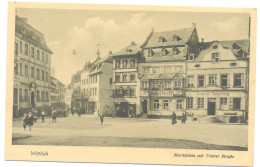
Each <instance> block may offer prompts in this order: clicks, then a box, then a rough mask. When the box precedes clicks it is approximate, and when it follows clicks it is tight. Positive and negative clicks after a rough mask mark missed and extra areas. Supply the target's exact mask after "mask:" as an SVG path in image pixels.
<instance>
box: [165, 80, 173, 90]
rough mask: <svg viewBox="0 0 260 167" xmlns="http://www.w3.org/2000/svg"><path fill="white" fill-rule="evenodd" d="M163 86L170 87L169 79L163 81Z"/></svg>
mask: <svg viewBox="0 0 260 167" xmlns="http://www.w3.org/2000/svg"><path fill="white" fill-rule="evenodd" d="M164 88H166V89H167V88H171V82H170V81H165V82H164Z"/></svg>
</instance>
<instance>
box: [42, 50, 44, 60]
mask: <svg viewBox="0 0 260 167" xmlns="http://www.w3.org/2000/svg"><path fill="white" fill-rule="evenodd" d="M42 62H44V52H42Z"/></svg>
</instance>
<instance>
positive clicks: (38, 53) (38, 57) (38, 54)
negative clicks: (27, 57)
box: [37, 50, 40, 60]
mask: <svg viewBox="0 0 260 167" xmlns="http://www.w3.org/2000/svg"><path fill="white" fill-rule="evenodd" d="M37 60H40V51H39V50H37Z"/></svg>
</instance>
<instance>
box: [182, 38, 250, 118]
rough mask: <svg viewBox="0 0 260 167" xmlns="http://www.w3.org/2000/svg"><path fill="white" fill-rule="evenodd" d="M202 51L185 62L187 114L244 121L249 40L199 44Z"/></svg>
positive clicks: (246, 100) (246, 101) (246, 102)
mask: <svg viewBox="0 0 260 167" xmlns="http://www.w3.org/2000/svg"><path fill="white" fill-rule="evenodd" d="M201 49H202V50H201V51H200V53H199V55H198V57H197V58H195V59H193V60H188V62H187V80H186V98H187V112H188V113H190V114H193V115H216V116H218V117H220V118H223V119H224V120H225V121H226V122H230V121H231V122H232V121H234V122H237V121H239V122H241V121H243V118H244V117H245V114H246V112H247V104H248V80H249V78H248V77H249V76H248V74H249V73H248V57H249V41H248V40H239V41H220V42H219V41H213V42H207V43H202V48H201ZM232 116H235V117H232ZM230 118H233V119H239V118H240V119H239V120H230Z"/></svg>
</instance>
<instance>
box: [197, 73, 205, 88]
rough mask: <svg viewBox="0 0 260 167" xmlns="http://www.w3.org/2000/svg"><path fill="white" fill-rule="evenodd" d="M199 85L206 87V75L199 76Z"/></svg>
mask: <svg viewBox="0 0 260 167" xmlns="http://www.w3.org/2000/svg"><path fill="white" fill-rule="evenodd" d="M198 87H204V75H199V76H198Z"/></svg>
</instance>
